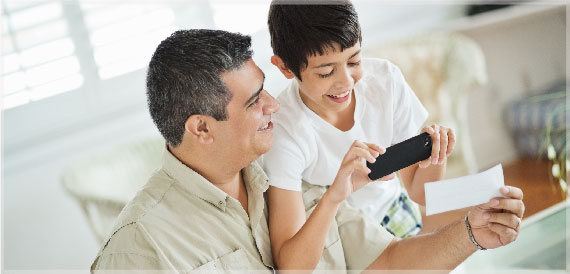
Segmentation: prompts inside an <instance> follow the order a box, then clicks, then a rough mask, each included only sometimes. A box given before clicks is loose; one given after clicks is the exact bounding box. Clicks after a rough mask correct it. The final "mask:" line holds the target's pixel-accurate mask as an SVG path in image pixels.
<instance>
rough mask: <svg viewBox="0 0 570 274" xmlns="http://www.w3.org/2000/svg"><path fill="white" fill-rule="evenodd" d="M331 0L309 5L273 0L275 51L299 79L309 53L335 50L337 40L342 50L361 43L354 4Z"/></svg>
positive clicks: (271, 17) (271, 23) (270, 21)
mask: <svg viewBox="0 0 570 274" xmlns="http://www.w3.org/2000/svg"><path fill="white" fill-rule="evenodd" d="M320 2H322V1H320ZM329 3H330V4H322V5H313V4H310V5H308V4H300V3H299V1H294V2H291V1H275V0H274V1H273V2H272V3H271V6H270V8H269V18H268V20H267V24H268V25H269V34H270V35H271V47H272V48H273V53H274V54H275V55H277V56H279V57H280V58H281V59H282V60H283V62H284V63H285V65H286V66H287V68H289V69H290V70H291V71H292V72H293V73H294V74H295V76H297V78H299V80H302V79H301V70H302V69H304V68H305V67H306V66H307V65H308V61H307V59H308V57H309V56H315V55H317V54H318V55H322V54H324V53H325V51H326V50H329V49H334V46H333V45H334V43H338V44H339V45H340V49H341V51H343V50H344V49H346V48H350V47H352V46H354V45H355V44H356V42H362V34H361V32H360V24H359V23H358V14H357V13H356V11H355V10H354V7H353V6H352V4H351V3H350V2H349V1H335V2H329Z"/></svg>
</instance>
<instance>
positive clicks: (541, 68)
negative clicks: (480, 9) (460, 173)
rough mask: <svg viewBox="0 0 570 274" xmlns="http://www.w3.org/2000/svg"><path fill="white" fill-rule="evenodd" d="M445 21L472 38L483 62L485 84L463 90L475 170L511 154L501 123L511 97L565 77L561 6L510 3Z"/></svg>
mask: <svg viewBox="0 0 570 274" xmlns="http://www.w3.org/2000/svg"><path fill="white" fill-rule="evenodd" d="M456 26H457V27H456V28H454V27H453V26H450V29H455V30H457V31H460V32H461V33H463V34H465V35H467V36H469V37H471V38H472V39H474V40H475V42H477V43H478V44H479V45H480V46H481V49H482V50H483V53H484V55H485V58H486V62H487V71H488V75H489V84H488V85H486V86H484V87H482V88H481V89H479V90H478V91H476V92H473V93H471V94H469V99H468V101H469V102H470V103H469V108H468V112H469V114H468V116H469V117H468V118H469V130H470V132H471V133H472V134H473V136H472V140H473V147H475V148H476V149H475V150H474V151H475V157H476V159H477V166H478V167H479V169H480V170H483V169H486V168H489V167H491V166H493V165H495V164H497V163H503V164H506V163H509V162H511V161H513V160H515V159H517V156H518V155H517V151H516V149H515V147H514V143H513V138H512V136H511V135H510V133H509V132H508V130H507V127H506V126H505V124H504V123H503V117H504V111H505V108H506V107H507V106H508V104H509V103H511V102H512V101H514V100H517V99H520V98H522V97H524V96H528V95H530V94H536V93H538V92H541V91H544V90H546V89H547V88H549V87H550V86H551V85H553V84H554V83H555V82H556V81H563V80H564V79H566V75H567V72H566V61H567V55H566V54H567V53H566V51H567V48H566V47H567V44H566V35H567V29H566V7H564V6H560V5H558V6H556V5H528V6H518V7H510V8H508V9H504V10H498V11H496V12H494V13H489V14H486V15H484V16H481V17H480V18H478V20H476V21H469V20H460V22H457V25H456Z"/></svg>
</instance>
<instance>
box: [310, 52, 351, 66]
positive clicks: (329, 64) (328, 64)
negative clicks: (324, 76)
mask: <svg viewBox="0 0 570 274" xmlns="http://www.w3.org/2000/svg"><path fill="white" fill-rule="evenodd" d="M359 53H360V50H358V51H357V52H355V53H354V54H353V55H351V56H350V57H348V59H351V58H352V57H354V56H356V55H358V54H359ZM334 64H335V63H326V64H320V65H318V66H314V67H313V68H322V67H328V66H332V65H334Z"/></svg>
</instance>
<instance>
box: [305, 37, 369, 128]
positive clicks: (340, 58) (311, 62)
mask: <svg viewBox="0 0 570 274" xmlns="http://www.w3.org/2000/svg"><path fill="white" fill-rule="evenodd" d="M333 45H334V47H331V48H329V49H328V50H327V51H326V52H325V54H323V55H315V56H309V57H308V58H307V61H308V64H307V67H306V68H304V69H302V70H301V73H300V74H301V79H303V80H302V81H300V80H299V79H297V82H298V83H299V95H300V96H301V99H302V100H303V103H304V104H305V105H306V106H307V107H308V108H309V109H311V110H312V111H313V112H315V113H316V114H317V115H319V116H320V117H321V118H323V119H324V120H326V121H327V122H329V123H331V124H333V125H335V126H336V124H337V123H338V122H339V121H342V120H346V119H348V118H350V119H352V118H353V115H354V105H355V100H354V95H353V90H354V85H355V84H356V83H357V82H358V80H360V78H362V74H363V69H362V66H361V59H362V58H361V54H360V43H356V45H354V46H352V47H350V48H346V49H345V50H344V51H341V50H340V45H339V44H337V43H333Z"/></svg>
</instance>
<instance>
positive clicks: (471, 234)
mask: <svg viewBox="0 0 570 274" xmlns="http://www.w3.org/2000/svg"><path fill="white" fill-rule="evenodd" d="M464 222H465V229H466V230H467V235H468V236H469V240H470V241H471V243H472V245H473V246H474V247H475V248H476V249H477V250H487V249H486V248H484V247H483V246H481V245H480V244H479V243H478V242H477V240H476V239H475V236H474V235H473V230H472V227H471V224H470V223H469V213H467V214H466V215H465V218H464Z"/></svg>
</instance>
